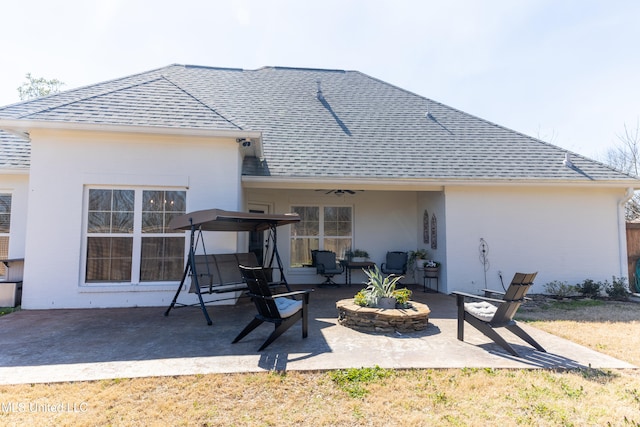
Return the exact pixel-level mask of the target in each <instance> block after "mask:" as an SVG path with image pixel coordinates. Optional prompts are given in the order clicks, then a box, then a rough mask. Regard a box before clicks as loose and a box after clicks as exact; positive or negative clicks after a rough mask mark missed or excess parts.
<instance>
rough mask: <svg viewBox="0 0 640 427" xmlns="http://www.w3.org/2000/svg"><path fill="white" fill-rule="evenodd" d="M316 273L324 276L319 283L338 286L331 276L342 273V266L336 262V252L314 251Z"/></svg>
mask: <svg viewBox="0 0 640 427" xmlns="http://www.w3.org/2000/svg"><path fill="white" fill-rule="evenodd" d="M315 258H316V273H317V274H320V275H322V276H324V277H325V278H326V280H325V281H324V282H322V283H321V284H320V286H321V287H323V286H339V285H338V284H337V283H336V282H334V281H333V276H335V275H336V274H342V273H343V272H344V267H343V266H342V265H340V264H338V263H337V262H336V254H335V252H332V251H316V252H315Z"/></svg>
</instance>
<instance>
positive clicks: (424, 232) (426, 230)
mask: <svg viewBox="0 0 640 427" xmlns="http://www.w3.org/2000/svg"><path fill="white" fill-rule="evenodd" d="M422 236H423V240H424V243H429V212H427V210H426V209H425V210H424V216H423V217H422Z"/></svg>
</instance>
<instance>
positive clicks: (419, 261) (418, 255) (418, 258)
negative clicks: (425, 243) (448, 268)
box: [409, 249, 427, 269]
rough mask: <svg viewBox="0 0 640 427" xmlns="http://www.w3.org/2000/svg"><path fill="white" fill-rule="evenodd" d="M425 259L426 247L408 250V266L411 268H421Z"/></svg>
mask: <svg viewBox="0 0 640 427" xmlns="http://www.w3.org/2000/svg"><path fill="white" fill-rule="evenodd" d="M426 259H427V250H426V249H416V250H415V251H409V267H410V268H411V269H413V268H414V267H415V268H422V267H423V264H424V261H425V260H426Z"/></svg>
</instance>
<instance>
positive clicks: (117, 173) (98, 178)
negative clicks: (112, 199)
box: [23, 131, 242, 309]
mask: <svg viewBox="0 0 640 427" xmlns="http://www.w3.org/2000/svg"><path fill="white" fill-rule="evenodd" d="M31 137H32V155H31V177H30V186H29V192H30V196H29V212H28V215H27V222H28V224H29V229H28V232H27V237H26V247H25V278H24V290H23V292H24V293H23V307H24V308H27V309H44V308H75V307H131V306H163V305H168V304H169V302H170V301H171V298H172V297H173V294H174V293H175V290H176V289H177V285H178V283H177V282H176V283H171V284H166V285H157V286H152V285H137V284H132V285H125V286H123V285H111V286H94V285H92V286H81V284H82V283H81V282H82V279H83V272H82V271H81V260H82V258H83V254H82V249H81V248H82V243H83V242H82V239H83V238H82V235H83V227H86V224H85V218H84V216H85V213H84V208H83V206H84V200H83V197H84V188H85V186H87V185H109V186H114V187H116V186H135V187H141V186H158V187H164V188H169V187H170V188H172V189H176V190H180V189H185V190H187V212H189V211H194V210H199V209H209V208H213V207H216V208H221V209H228V210H238V209H240V208H241V197H242V194H241V189H240V185H239V182H240V181H239V177H240V170H239V168H240V163H241V161H240V153H239V150H238V144H237V143H236V142H235V139H212V138H198V137H187V136H172V137H170V136H157V135H140V134H115V133H114V134H109V133H95V132H94V133H89V132H66V133H63V132H53V131H51V132H45V131H34V132H32V134H31ZM206 234H208V236H207V242H206V248H207V251H208V252H214V251H218V252H222V251H224V252H235V251H236V249H237V242H236V240H237V238H236V233H206ZM187 244H188V243H187ZM191 297H192V295H191V296H188V297H187V298H189V299H190V298H191Z"/></svg>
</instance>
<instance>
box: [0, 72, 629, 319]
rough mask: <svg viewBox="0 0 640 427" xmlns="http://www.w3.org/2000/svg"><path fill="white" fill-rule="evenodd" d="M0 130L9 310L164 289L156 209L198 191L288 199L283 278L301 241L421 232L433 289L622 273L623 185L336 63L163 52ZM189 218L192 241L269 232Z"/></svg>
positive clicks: (166, 252) (172, 243)
mask: <svg viewBox="0 0 640 427" xmlns="http://www.w3.org/2000/svg"><path fill="white" fill-rule="evenodd" d="M0 144H1V146H0V153H1V154H0V197H5V201H6V200H8V201H9V204H8V205H7V203H4V204H3V206H5V212H0V214H4V215H5V217H4V219H5V221H4V222H3V225H4V228H3V229H2V230H0V232H1V233H0V239H4V240H3V241H2V242H4V243H5V248H6V250H5V253H4V254H0V257H7V258H24V260H25V264H24V289H23V298H22V304H23V307H24V308H27V309H46V308H62V307H69V308H75V307H131V306H163V305H167V304H168V303H169V301H170V300H171V298H172V296H173V293H174V292H175V289H176V285H177V283H179V280H180V275H181V274H182V271H183V265H184V259H185V254H186V251H187V246H188V244H189V242H188V241H187V240H188V237H187V236H186V235H185V233H184V232H175V231H174V230H169V229H168V228H167V227H166V225H167V223H168V221H169V220H170V219H171V218H172V217H174V216H176V215H180V214H182V213H185V212H191V211H196V210H201V209H210V208H219V209H225V210H231V211H255V212H268V213H285V212H297V213H299V214H300V216H301V219H302V220H301V222H300V223H299V224H296V225H295V227H293V226H285V227H281V229H280V230H279V234H278V235H279V238H278V243H279V247H280V255H281V257H282V261H283V263H284V265H285V267H286V268H285V271H286V275H287V279H288V280H289V282H290V283H300V284H317V283H319V282H321V281H322V278H321V277H320V276H318V275H317V274H316V271H315V269H313V268H310V267H309V266H308V264H309V261H310V260H309V258H310V255H309V252H310V250H311V249H314V248H321V249H323V248H324V249H331V250H334V251H336V252H337V253H338V255H342V254H343V253H344V251H345V250H346V249H348V248H361V249H366V250H367V251H368V252H369V254H370V257H371V259H372V260H373V261H375V262H377V263H381V262H383V261H384V257H385V254H386V252H387V251H392V250H415V249H417V248H426V249H427V250H428V251H429V254H430V257H431V258H432V259H435V260H437V261H440V262H441V263H442V267H441V269H440V276H439V283H438V286H439V290H440V291H441V292H451V291H453V290H460V291H467V292H478V290H479V289H482V288H485V287H486V286H489V287H493V288H495V287H499V286H500V275H501V274H502V275H504V280H505V281H508V280H509V279H510V278H511V276H512V275H513V273H514V272H516V271H524V272H533V271H538V272H539V274H538V280H537V283H536V285H535V287H534V289H533V291H532V292H542V291H543V285H544V284H545V283H547V282H549V281H552V280H566V281H568V282H572V283H576V282H578V281H582V280H584V279H586V278H591V279H594V280H605V279H610V278H611V276H612V275H616V276H627V271H626V269H627V264H626V242H625V238H626V237H625V224H624V219H623V210H624V204H625V201H626V200H627V199H628V198H629V197H630V196H631V194H632V192H633V190H634V189H635V188H637V187H639V184H640V181H638V179H636V178H635V177H632V176H629V175H626V174H623V173H621V172H619V171H616V170H614V169H612V168H610V167H608V166H606V165H604V164H601V163H599V162H596V161H594V160H591V159H588V158H585V157H583V156H581V155H579V154H576V153H569V152H567V151H566V150H563V149H561V148H559V147H556V146H553V145H551V144H548V143H546V142H543V141H540V140H537V139H535V138H532V137H529V136H526V135H523V134H521V133H518V132H515V131H513V130H509V129H506V128H504V127H502V126H500V125H497V124H494V123H491V122H488V121H486V120H483V119H480V118H478V117H475V116H473V115H470V114H467V113H464V112H462V111H459V110H456V109H454V108H451V107H448V106H446V105H443V104H441V103H438V102H436V101H433V100H430V99H427V98H425V97H422V96H419V95H416V94H414V93H411V92H409V91H406V90H403V89H401V88H398V87H395V86H393V85H390V84H388V83H385V82H383V81H380V80H378V79H375V78H372V77H370V76H367V75H365V74H363V73H360V72H357V71H343V70H319V69H301V68H282V67H264V68H261V69H258V70H242V69H229V68H211V67H199V66H189V65H170V66H167V67H164V68H160V69H156V70H151V71H147V72H143V73H140V74H136V75H132V76H128V77H124V78H120V79H116V80H112V81H107V82H103V83H98V84H95V85H91V86H87V87H83V88H79V89H74V90H69V91H66V92H62V93H59V94H56V95H52V96H48V97H44V98H39V99H34V100H30V101H26V102H21V103H18V104H13V105H9V106H6V107H3V108H0ZM7 206H9V207H10V208H7ZM7 210H8V211H7ZM7 215H8V216H7ZM206 234H207V236H206V237H205V238H204V242H205V247H206V250H207V252H208V253H214V252H217V253H221V252H222V253H223V252H244V251H246V250H247V249H248V248H251V249H252V250H256V251H258V252H260V251H262V252H263V255H265V256H266V254H267V253H268V252H269V251H270V250H271V249H272V248H268V247H267V248H264V247H263V246H264V244H263V239H264V236H246V234H247V233H229V232H215V233H206ZM7 241H8V244H7ZM2 242H0V249H1V246H2V245H1V244H2ZM7 245H8V247H7ZM358 273H360V274H361V272H357V271H356V272H355V273H354V279H353V280H354V282H355V283H357V282H358V281H361V279H362V278H363V277H364V276H358ZM412 273H413V272H409V273H408V275H411V274H412ZM337 279H338V280H342V279H341V278H337ZM414 279H415V281H416V282H418V283H422V277H421V276H417V277H415V278H414Z"/></svg>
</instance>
